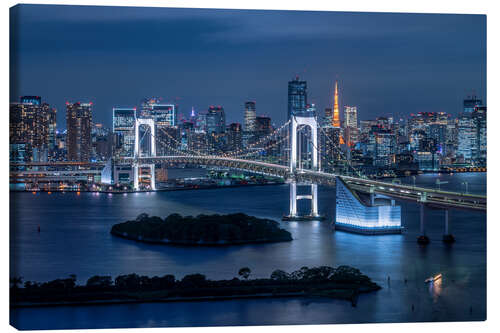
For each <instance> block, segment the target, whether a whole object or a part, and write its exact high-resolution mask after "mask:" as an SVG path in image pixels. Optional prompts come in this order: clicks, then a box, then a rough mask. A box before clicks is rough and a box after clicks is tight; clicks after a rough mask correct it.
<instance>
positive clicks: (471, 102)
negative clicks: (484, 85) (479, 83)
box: [464, 95, 483, 113]
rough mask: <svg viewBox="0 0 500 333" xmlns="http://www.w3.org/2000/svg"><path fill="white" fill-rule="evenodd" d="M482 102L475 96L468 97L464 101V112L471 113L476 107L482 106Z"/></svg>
mask: <svg viewBox="0 0 500 333" xmlns="http://www.w3.org/2000/svg"><path fill="white" fill-rule="evenodd" d="M482 105H483V101H482V100H480V99H479V98H477V97H476V96H475V95H472V96H468V97H467V98H466V99H464V112H465V113H472V112H474V110H475V109H476V108H477V107H478V106H482Z"/></svg>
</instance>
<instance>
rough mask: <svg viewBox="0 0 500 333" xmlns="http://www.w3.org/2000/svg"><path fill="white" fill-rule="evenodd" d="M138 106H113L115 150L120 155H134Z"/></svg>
mask: <svg viewBox="0 0 500 333" xmlns="http://www.w3.org/2000/svg"><path fill="white" fill-rule="evenodd" d="M136 112H137V110H136V108H135V107H134V108H113V134H114V137H115V139H114V140H115V144H114V150H115V153H116V154H117V155H118V156H121V157H133V156H134V144H135V121H136V117H137V113H136Z"/></svg>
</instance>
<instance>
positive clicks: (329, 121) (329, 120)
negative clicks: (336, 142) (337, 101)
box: [323, 108, 333, 126]
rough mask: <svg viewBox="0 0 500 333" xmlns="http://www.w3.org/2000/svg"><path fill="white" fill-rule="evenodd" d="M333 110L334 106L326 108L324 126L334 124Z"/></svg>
mask: <svg viewBox="0 0 500 333" xmlns="http://www.w3.org/2000/svg"><path fill="white" fill-rule="evenodd" d="M332 119H333V110H332V108H326V109H325V117H324V119H323V126H332Z"/></svg>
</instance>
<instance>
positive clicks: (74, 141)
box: [66, 102, 92, 162]
mask: <svg viewBox="0 0 500 333" xmlns="http://www.w3.org/2000/svg"><path fill="white" fill-rule="evenodd" d="M66 128H67V131H68V132H67V138H66V144H67V149H68V160H70V161H82V162H83V161H85V162H87V161H90V158H91V153H92V141H91V130H92V103H91V102H90V103H80V102H77V103H68V102H67V103H66Z"/></svg>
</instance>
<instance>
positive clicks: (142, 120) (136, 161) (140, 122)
mask: <svg viewBox="0 0 500 333" xmlns="http://www.w3.org/2000/svg"><path fill="white" fill-rule="evenodd" d="M141 125H146V126H148V127H149V129H150V138H151V152H150V157H156V142H155V141H156V140H155V138H156V135H155V122H154V120H153V119H151V118H136V120H135V142H134V162H133V165H132V168H133V178H134V190H136V191H137V190H139V169H140V168H142V167H148V168H149V170H150V172H151V189H152V190H153V191H155V190H156V181H155V165H154V163H153V164H142V163H140V162H139V158H140V157H141V152H140V138H139V127H140V126H141Z"/></svg>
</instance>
